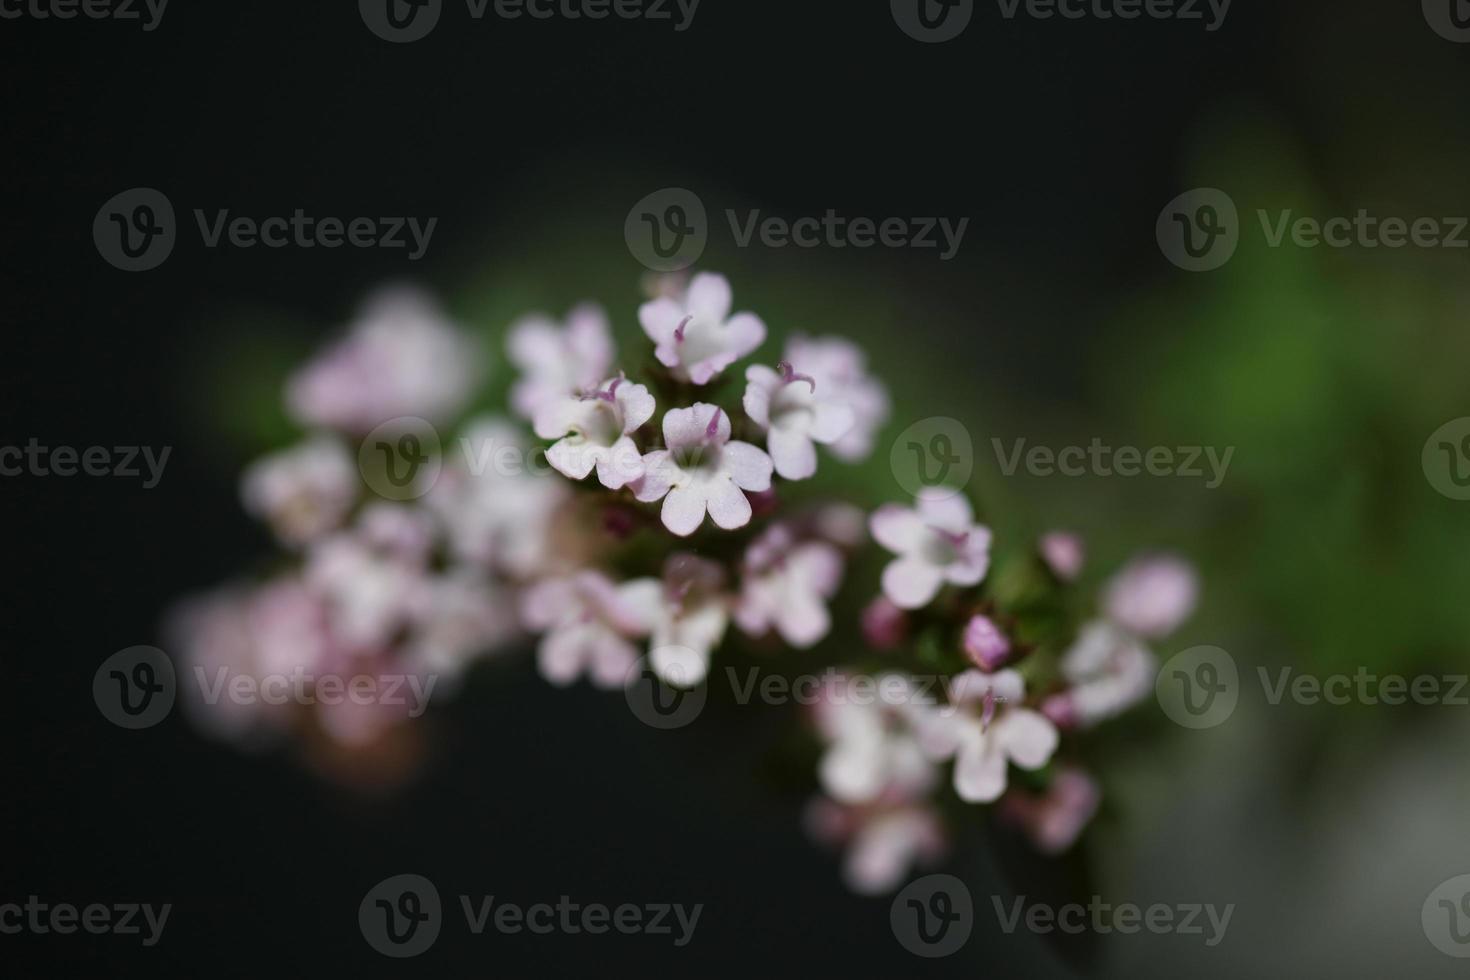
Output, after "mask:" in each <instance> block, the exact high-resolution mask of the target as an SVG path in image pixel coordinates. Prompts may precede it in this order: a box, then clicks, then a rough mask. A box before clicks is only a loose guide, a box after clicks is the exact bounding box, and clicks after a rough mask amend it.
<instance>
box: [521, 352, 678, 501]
mask: <svg viewBox="0 0 1470 980" xmlns="http://www.w3.org/2000/svg"><path fill="white" fill-rule="evenodd" d="M653 411H654V402H653V396H652V395H650V394H649V393H648V389H647V388H645V387H643V385H638V384H632V383H630V382H628V381H627V380H626V379H624V378H622V377H617V378H609V379H608V380H607V381H604V382H603V383H602V384H601V385H600V386H599V387H598V390H596V391H594V392H591V393H588V394H584V395H579V396H576V397H556V398H552V399H550V400H548V401H546V402H545V403H543V404H542V406H541V408H540V409H539V410H537V412H536V435H537V436H539V437H541V438H542V439H556V440H558V441H557V443H556V444H555V445H553V446H552V447H551V448H550V449H548V450H547V451H546V461H547V462H548V463H550V464H551V465H552V466H554V467H556V469H557V471H558V472H559V473H561V474H562V475H564V476H568V477H570V478H571V479H573V480H585V479H586V478H587V474H589V473H591V472H592V469H593V467H596V468H597V479H598V480H599V481H600V482H601V483H602V485H603V486H605V487H607V488H608V489H609V490H620V489H622V488H623V487H624V486H626V485H627V484H629V483H632V482H633V481H634V480H637V479H639V478H640V477H642V476H643V457H642V455H641V454H640V453H639V452H638V446H637V444H635V443H634V442H633V440H632V438H631V436H632V434H633V433H634V432H636V431H637V430H638V429H639V427H640V426H642V425H643V423H645V422H647V421H648V420H649V419H651V418H653Z"/></svg>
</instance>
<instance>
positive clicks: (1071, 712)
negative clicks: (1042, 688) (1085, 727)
mask: <svg viewBox="0 0 1470 980" xmlns="http://www.w3.org/2000/svg"><path fill="white" fill-rule="evenodd" d="M1041 713H1042V714H1043V715H1045V716H1046V718H1047V720H1048V721H1050V722H1051V723H1052V724H1053V725H1056V726H1057V727H1058V728H1061V729H1064V730H1065V729H1071V728H1076V727H1077V709H1076V708H1075V707H1073V705H1072V696H1071V695H1070V694H1067V693H1066V692H1065V691H1064V692H1062V693H1061V694H1053V695H1051V696H1050V697H1048V698H1047V699H1046V700H1044V701H1042V702H1041Z"/></svg>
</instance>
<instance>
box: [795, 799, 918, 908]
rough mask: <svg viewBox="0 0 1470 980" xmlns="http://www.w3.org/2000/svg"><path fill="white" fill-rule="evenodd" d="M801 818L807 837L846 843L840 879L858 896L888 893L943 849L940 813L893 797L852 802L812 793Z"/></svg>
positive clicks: (840, 843) (835, 843)
mask: <svg viewBox="0 0 1470 980" xmlns="http://www.w3.org/2000/svg"><path fill="white" fill-rule="evenodd" d="M804 818H805V822H806V826H807V831H808V833H810V834H811V836H812V837H814V838H816V839H817V840H819V841H822V842H823V843H827V844H834V845H842V844H846V846H847V855H846V857H845V858H844V860H843V865H842V878H843V880H844V881H845V882H846V883H847V887H849V888H851V889H852V890H853V891H855V892H857V893H858V894H860V895H880V894H882V893H884V892H888V891H892V890H893V889H895V888H897V887H898V886H899V885H900V884H902V883H903V880H904V878H906V877H907V876H908V874H909V871H910V869H911V868H912V867H914V865H916V864H919V865H923V864H931V863H933V862H934V861H937V860H938V859H939V858H940V857H942V856H943V854H944V852H945V850H946V847H947V841H946V839H945V835H944V827H943V825H942V824H941V823H940V822H939V817H938V816H937V815H936V814H935V813H934V810H933V809H932V808H931V807H929V806H928V805H926V804H924V803H921V802H917V801H909V800H905V799H902V798H896V799H894V800H891V801H885V802H883V803H880V804H875V805H869V806H851V805H846V804H842V803H839V802H837V801H835V800H829V799H827V798H825V797H817V798H816V799H813V800H812V801H811V802H810V803H809V804H808V805H807V809H806V813H805V815H804Z"/></svg>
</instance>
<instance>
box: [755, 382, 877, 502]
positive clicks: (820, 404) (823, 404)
mask: <svg viewBox="0 0 1470 980" xmlns="http://www.w3.org/2000/svg"><path fill="white" fill-rule="evenodd" d="M777 369H778V370H776V371H773V370H771V369H770V368H768V367H766V366H765V365H762V364H753V365H751V366H750V367H748V368H746V369H745V379H746V386H745V397H744V400H743V404H744V406H745V414H746V415H748V416H749V417H750V420H751V421H752V422H754V423H755V424H756V425H758V426H760V427H761V428H762V429H764V430H766V433H767V434H766V449H767V451H768V452H769V453H770V454H771V459H772V461H773V462H774V463H775V465H776V472H777V473H778V474H779V475H780V476H782V477H784V478H785V479H787V480H805V479H807V478H809V477H811V476H813V475H815V474H816V472H817V450H816V446H815V445H814V444H815V443H822V444H823V445H831V444H833V443H835V442H837V441H838V440H839V439H841V438H842V437H843V436H845V435H846V434H847V433H848V432H849V431H851V429H852V427H853V425H854V424H855V422H856V421H857V416H856V414H855V413H854V411H853V409H852V407H851V406H850V405H848V404H847V403H846V402H844V401H843V400H842V396H841V393H840V392H829V391H827V389H825V388H822V389H818V388H817V383H816V381H815V380H814V379H813V378H812V377H811V376H810V375H805V374H798V373H797V369H796V368H794V367H793V366H792V365H791V364H789V363H787V362H785V361H783V362H781V363H780V364H779V365H777Z"/></svg>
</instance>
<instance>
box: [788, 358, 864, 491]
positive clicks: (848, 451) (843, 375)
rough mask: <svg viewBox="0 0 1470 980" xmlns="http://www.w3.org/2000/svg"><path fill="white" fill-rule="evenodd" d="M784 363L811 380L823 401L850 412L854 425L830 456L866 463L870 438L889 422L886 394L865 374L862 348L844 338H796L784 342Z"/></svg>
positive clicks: (842, 437)
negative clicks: (833, 403) (829, 401)
mask: <svg viewBox="0 0 1470 980" xmlns="http://www.w3.org/2000/svg"><path fill="white" fill-rule="evenodd" d="M783 360H785V362H786V363H788V364H791V365H793V366H794V367H795V368H796V370H798V371H800V372H801V373H802V374H804V375H806V376H807V377H809V378H811V379H812V381H813V382H814V383H815V385H816V388H817V391H819V392H820V393H821V395H822V397H823V398H826V399H831V400H832V401H833V402H835V403H838V404H842V405H845V406H847V407H848V409H850V410H851V412H852V416H853V423H852V425H851V426H849V427H848V429H847V431H846V432H845V433H843V434H842V435H841V436H839V437H838V438H837V439H836V440H835V441H834V442H833V443H832V444H831V447H830V448H831V450H832V454H833V455H834V456H836V457H837V458H838V459H841V460H845V461H847V462H857V461H859V460H863V459H867V458H868V456H870V455H871V454H872V452H873V438H874V436H875V435H876V434H877V431H878V430H879V429H881V428H882V427H883V425H884V424H885V423H886V422H887V421H888V414H889V402H888V391H887V389H885V388H884V387H883V385H882V383H881V382H879V381H878V380H877V379H875V378H873V377H872V376H871V375H869V374H868V366H867V358H866V357H865V356H864V354H863V351H862V348H860V347H858V346H857V345H856V344H854V343H853V342H852V341H850V340H847V339H846V338H844V337H805V336H801V335H797V336H794V337H792V338H791V339H790V340H788V341H787V342H786V351H785V356H784V357H783Z"/></svg>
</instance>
